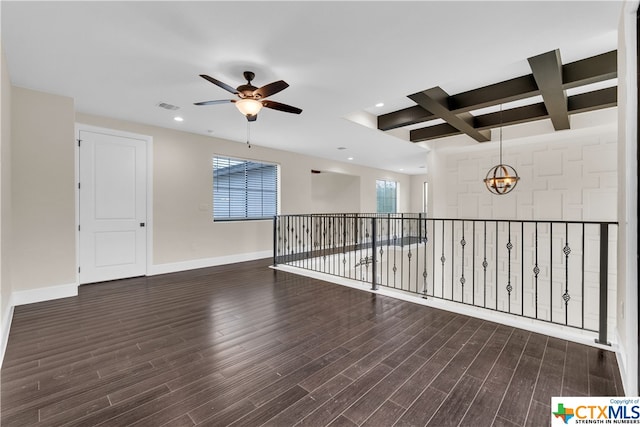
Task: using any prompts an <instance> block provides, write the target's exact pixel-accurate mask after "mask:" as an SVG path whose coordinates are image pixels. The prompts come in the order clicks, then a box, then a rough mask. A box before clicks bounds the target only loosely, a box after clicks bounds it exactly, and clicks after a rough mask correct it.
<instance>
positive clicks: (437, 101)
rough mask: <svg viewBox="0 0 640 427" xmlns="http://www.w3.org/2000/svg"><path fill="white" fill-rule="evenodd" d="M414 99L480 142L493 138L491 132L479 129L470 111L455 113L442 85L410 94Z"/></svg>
mask: <svg viewBox="0 0 640 427" xmlns="http://www.w3.org/2000/svg"><path fill="white" fill-rule="evenodd" d="M409 98H411V100H412V101H414V102H415V103H416V104H418V105H419V106H421V107H422V108H424V109H425V110H427V111H430V112H432V113H433V114H435V115H436V116H438V117H439V118H441V119H443V120H444V121H445V122H447V123H449V124H450V125H451V126H453V127H454V128H456V129H458V130H459V131H460V132H463V133H466V134H467V135H469V136H470V137H471V138H473V139H475V140H476V141H478V142H487V141H490V140H491V132H488V131H479V130H477V129H476V128H475V127H474V123H473V116H472V115H471V114H469V113H461V114H453V113H452V112H451V111H450V110H449V106H448V104H447V102H448V99H449V94H447V92H445V91H444V90H442V88H440V87H434V88H431V89H427V90H425V91H422V92H418V93H414V94H413V95H409Z"/></svg>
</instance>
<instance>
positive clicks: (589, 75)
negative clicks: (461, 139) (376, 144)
mask: <svg viewBox="0 0 640 427" xmlns="http://www.w3.org/2000/svg"><path fill="white" fill-rule="evenodd" d="M617 66H618V65H617V51H615V50H613V51H611V52H607V53H603V54H600V55H596V56H593V57H590V58H586V59H581V60H579V61H575V62H571V63H568V64H565V65H563V66H562V81H563V84H562V87H563V89H565V90H566V89H570V88H574V87H577V86H584V85H586V84H591V83H596V82H601V81H605V80H610V79H613V78H615V77H617ZM539 94H540V92H539V90H538V86H537V84H536V81H535V78H534V77H533V74H528V75H526V76H521V77H516V78H514V79H510V80H506V81H504V82H500V83H495V84H492V85H489V86H484V87H481V88H478V89H473V90H470V91H467V92H461V93H459V94H456V95H452V96H450V97H449V100H448V106H449V109H450V110H451V112H452V113H454V114H459V113H463V112H469V111H472V110H478V109H480V108H484V107H489V106H493V105H499V104H504V103H506V102H511V101H516V100H519V99H525V98H530V97H532V96H536V95H539ZM435 118H437V117H435V116H433V115H431V114H428V113H427V112H425V110H424V109H423V108H420V107H419V106H413V107H409V108H405V109H402V110H398V111H393V112H390V113H387V114H382V115H380V116H378V129H379V130H383V131H386V130H391V129H396V128H400V127H403V126H408V125H413V124H417V123H422V122H425V121H429V120H433V119H435Z"/></svg>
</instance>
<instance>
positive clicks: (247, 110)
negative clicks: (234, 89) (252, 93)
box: [235, 98, 262, 116]
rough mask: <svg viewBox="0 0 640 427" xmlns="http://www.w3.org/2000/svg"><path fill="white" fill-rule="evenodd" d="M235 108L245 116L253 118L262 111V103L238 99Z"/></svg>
mask: <svg viewBox="0 0 640 427" xmlns="http://www.w3.org/2000/svg"><path fill="white" fill-rule="evenodd" d="M235 104H236V107H237V108H238V110H240V112H241V113H242V114H244V115H245V116H255V115H256V114H258V112H259V111H260V110H261V109H262V102H260V101H256V100H255V99H249V98H246V99H239V100H237V101H236V102H235Z"/></svg>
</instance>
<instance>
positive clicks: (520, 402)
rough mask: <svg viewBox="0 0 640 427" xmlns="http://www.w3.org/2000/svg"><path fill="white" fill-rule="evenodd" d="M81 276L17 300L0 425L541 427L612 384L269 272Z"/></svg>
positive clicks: (507, 333) (505, 334)
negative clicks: (568, 404) (59, 295)
mask: <svg viewBox="0 0 640 427" xmlns="http://www.w3.org/2000/svg"><path fill="white" fill-rule="evenodd" d="M269 261H270V260H259V261H253V262H247V263H240V264H234V265H227V266H220V267H213V268H207V269H201V270H194V271H189V272H181V273H175V274H166V275H161V276H154V277H143V278H134V279H126V280H120V281H113V282H105V283H100V284H94V285H85V286H81V287H80V289H79V295H78V296H77V297H74V298H66V299H61V300H56V301H49V302H43V303H38V304H31V305H26V306H19V307H16V309H15V313H14V319H13V323H12V327H11V333H10V336H9V344H8V347H7V351H6V355H5V359H4V364H3V366H2V370H1V372H0V373H1V375H2V378H1V409H2V413H1V417H0V424H1V425H2V426H3V427H5V426H6V427H9V426H57V425H65V426H152V427H156V426H193V425H206V426H227V425H232V426H260V425H265V426H274V427H281V426H293V425H300V426H313V427H318V426H332V427H333V426H372V427H384V426H474V427H478V426H492V425H494V426H543V425H548V424H549V420H550V402H551V397H552V396H561V395H565V396H567V395H571V396H576V395H621V394H623V390H622V386H621V381H620V377H619V375H618V367H617V364H616V360H615V355H614V354H613V353H611V352H608V351H603V350H599V349H596V348H592V347H586V346H581V345H578V344H574V343H570V342H566V341H563V340H559V339H556V338H550V337H547V336H542V335H538V334H535V333H530V332H527V331H523V330H519V329H514V328H511V327H507V326H503V325H498V324H495V323H491V322H487V321H483V320H479V319H475V318H470V317H466V316H462V315H458V314H453V313H449V312H445V311H440V310H436V309H432V308H428V307H424V306H421V305H417V304H412V303H408V302H404V301H400V300H395V299H392V298H388V297H382V296H375V295H371V294H369V293H366V292H362V291H358V290H354V289H351V288H346V287H341V286H338V285H334V284H330V283H325V282H321V281H318V280H314V279H309V278H305V277H301V276H296V275H293V274H290V273H286V272H281V271H274V270H271V269H269V268H268V265H269Z"/></svg>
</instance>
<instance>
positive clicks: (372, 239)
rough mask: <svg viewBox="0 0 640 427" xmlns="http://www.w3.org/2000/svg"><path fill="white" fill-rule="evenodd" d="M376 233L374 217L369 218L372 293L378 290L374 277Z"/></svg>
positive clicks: (376, 280) (376, 279)
mask: <svg viewBox="0 0 640 427" xmlns="http://www.w3.org/2000/svg"><path fill="white" fill-rule="evenodd" d="M377 234H378V233H377V232H376V217H375V216H373V217H372V218H371V250H372V252H371V290H372V291H377V290H378V278H377V277H376V259H377V256H376V239H377Z"/></svg>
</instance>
